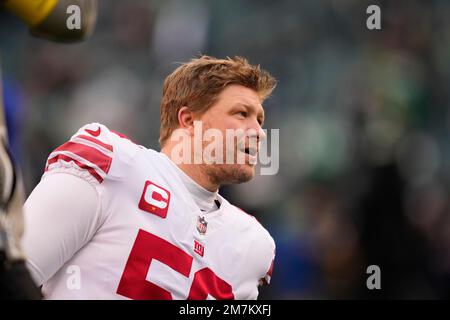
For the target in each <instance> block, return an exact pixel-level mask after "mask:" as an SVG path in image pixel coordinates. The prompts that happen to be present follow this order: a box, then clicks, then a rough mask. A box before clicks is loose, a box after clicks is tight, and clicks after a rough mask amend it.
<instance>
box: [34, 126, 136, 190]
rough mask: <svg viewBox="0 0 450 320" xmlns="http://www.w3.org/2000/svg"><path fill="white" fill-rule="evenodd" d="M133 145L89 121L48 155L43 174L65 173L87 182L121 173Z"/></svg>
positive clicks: (123, 137) (133, 149) (121, 136)
mask: <svg viewBox="0 0 450 320" xmlns="http://www.w3.org/2000/svg"><path fill="white" fill-rule="evenodd" d="M136 148H137V145H135V144H134V143H132V142H131V141H130V140H129V139H127V138H126V137H125V136H123V135H121V134H119V133H116V132H114V131H112V130H109V129H108V128H107V127H106V126H105V125H102V124H99V123H91V124H87V125H85V126H83V127H82V128H80V129H79V130H78V131H77V132H76V133H75V134H74V135H73V136H72V137H71V138H70V140H69V141H67V142H66V143H64V144H62V145H61V146H59V147H58V148H56V149H55V150H53V152H52V153H51V154H50V155H49V157H48V159H47V162H46V165H45V173H44V176H43V177H45V176H46V175H49V174H51V173H58V172H63V173H68V174H71V175H74V176H77V177H79V178H81V179H83V180H85V181H87V182H89V183H90V184H93V185H97V184H101V183H102V182H103V181H104V180H105V179H107V178H111V179H119V178H120V177H122V176H124V175H125V174H124V171H125V170H126V166H127V164H131V159H132V157H133V154H134V153H135V150H136Z"/></svg>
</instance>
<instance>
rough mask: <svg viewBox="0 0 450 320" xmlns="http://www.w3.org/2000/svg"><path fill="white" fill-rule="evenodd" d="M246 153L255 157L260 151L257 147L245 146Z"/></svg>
mask: <svg viewBox="0 0 450 320" xmlns="http://www.w3.org/2000/svg"><path fill="white" fill-rule="evenodd" d="M244 153H246V154H248V155H250V156H252V157H254V156H256V154H257V153H258V150H257V149H255V148H248V147H247V148H244Z"/></svg>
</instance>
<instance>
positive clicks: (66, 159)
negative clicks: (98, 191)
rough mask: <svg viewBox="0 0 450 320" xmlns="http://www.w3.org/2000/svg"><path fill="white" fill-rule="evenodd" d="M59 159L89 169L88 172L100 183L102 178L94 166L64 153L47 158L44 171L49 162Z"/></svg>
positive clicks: (46, 169)
mask: <svg viewBox="0 0 450 320" xmlns="http://www.w3.org/2000/svg"><path fill="white" fill-rule="evenodd" d="M59 160H63V161H67V162H70V161H73V162H74V163H75V164H76V165H77V166H78V167H80V168H81V169H85V170H87V171H89V173H90V174H91V175H92V176H93V177H94V178H95V179H97V181H98V182H100V183H102V181H103V178H102V177H101V176H100V175H99V174H98V173H97V171H95V169H94V168H92V167H89V166H88V165H86V164H84V163H82V162H80V161H78V160H76V159H73V158H71V157H68V156H66V155H64V154H59V155H57V156H56V157H53V158H51V159H50V160H48V161H47V166H46V167H45V171H48V167H49V166H50V165H51V164H53V163H55V162H57V161H59Z"/></svg>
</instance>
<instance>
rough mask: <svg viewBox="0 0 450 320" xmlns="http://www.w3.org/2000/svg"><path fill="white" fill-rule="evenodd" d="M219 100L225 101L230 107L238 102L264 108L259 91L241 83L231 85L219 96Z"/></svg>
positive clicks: (260, 109) (260, 108) (259, 108)
mask: <svg viewBox="0 0 450 320" xmlns="http://www.w3.org/2000/svg"><path fill="white" fill-rule="evenodd" d="M218 102H219V103H224V104H226V105H228V106H230V107H232V106H234V105H236V104H242V105H245V106H248V107H254V108H256V109H258V111H263V110H262V105H261V102H262V101H261V99H260V97H259V96H258V93H257V92H256V91H255V90H253V89H250V88H247V87H244V86H241V85H234V84H233V85H229V86H227V87H226V88H225V89H223V90H222V92H221V93H220V94H219V96H218Z"/></svg>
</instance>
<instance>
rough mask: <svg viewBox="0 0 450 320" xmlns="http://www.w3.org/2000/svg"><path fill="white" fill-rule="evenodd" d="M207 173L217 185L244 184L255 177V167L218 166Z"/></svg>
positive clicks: (240, 165)
mask: <svg viewBox="0 0 450 320" xmlns="http://www.w3.org/2000/svg"><path fill="white" fill-rule="evenodd" d="M208 171H210V177H211V178H212V179H213V180H215V182H217V184H219V185H227V184H240V183H245V182H248V181H250V180H252V179H253V178H254V177H255V166H253V165H249V164H234V165H226V164H225V165H219V166H214V168H210V170H208Z"/></svg>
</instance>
